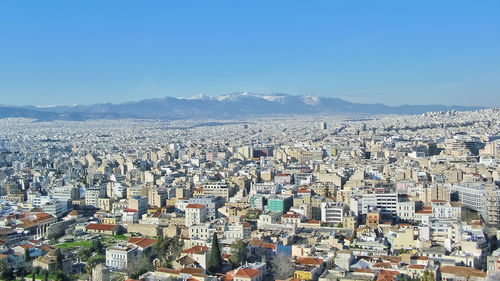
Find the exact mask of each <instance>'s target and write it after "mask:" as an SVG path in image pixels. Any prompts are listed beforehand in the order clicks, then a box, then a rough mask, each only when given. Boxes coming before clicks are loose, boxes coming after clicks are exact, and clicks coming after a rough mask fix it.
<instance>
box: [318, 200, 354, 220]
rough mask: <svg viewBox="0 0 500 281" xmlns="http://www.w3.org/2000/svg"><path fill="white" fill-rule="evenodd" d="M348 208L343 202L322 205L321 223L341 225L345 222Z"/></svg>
mask: <svg viewBox="0 0 500 281" xmlns="http://www.w3.org/2000/svg"><path fill="white" fill-rule="evenodd" d="M347 211H348V207H347V206H346V205H345V204H344V203H342V202H323V203H321V221H322V222H326V223H333V224H339V223H341V222H343V221H344V216H345V215H346V212H347Z"/></svg>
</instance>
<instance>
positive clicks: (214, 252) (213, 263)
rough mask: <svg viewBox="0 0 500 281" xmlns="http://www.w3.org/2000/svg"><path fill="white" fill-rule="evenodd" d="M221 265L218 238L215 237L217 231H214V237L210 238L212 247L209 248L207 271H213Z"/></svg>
mask: <svg viewBox="0 0 500 281" xmlns="http://www.w3.org/2000/svg"><path fill="white" fill-rule="evenodd" d="M221 267H222V255H221V251H220V245H219V239H218V238H217V233H215V232H214V237H213V238H212V249H211V250H210V257H208V263H207V269H208V271H210V272H212V273H215V272H217V271H218V270H220V269H221Z"/></svg>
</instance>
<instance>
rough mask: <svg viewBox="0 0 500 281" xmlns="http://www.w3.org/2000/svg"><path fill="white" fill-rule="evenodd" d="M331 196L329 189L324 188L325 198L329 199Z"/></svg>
mask: <svg viewBox="0 0 500 281" xmlns="http://www.w3.org/2000/svg"><path fill="white" fill-rule="evenodd" d="M331 196H332V194H331V193H330V188H329V187H328V186H327V187H325V197H326V198H330V197H331Z"/></svg>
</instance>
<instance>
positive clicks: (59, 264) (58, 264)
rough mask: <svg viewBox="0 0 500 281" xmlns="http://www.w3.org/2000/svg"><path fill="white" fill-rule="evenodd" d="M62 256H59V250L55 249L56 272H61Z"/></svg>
mask: <svg viewBox="0 0 500 281" xmlns="http://www.w3.org/2000/svg"><path fill="white" fill-rule="evenodd" d="M62 261H63V255H62V254H61V249H56V269H57V270H62V269H63V263H62Z"/></svg>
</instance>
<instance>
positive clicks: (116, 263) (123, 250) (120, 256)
mask: <svg viewBox="0 0 500 281" xmlns="http://www.w3.org/2000/svg"><path fill="white" fill-rule="evenodd" d="M137 254H138V248H137V246H135V245H129V246H126V247H118V246H116V247H110V248H108V249H106V266H108V267H111V268H114V269H127V267H128V264H129V262H130V261H131V260H133V259H134V258H135V257H136V256H137Z"/></svg>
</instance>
